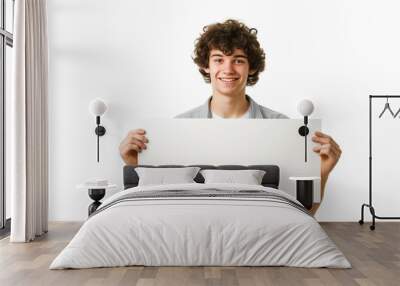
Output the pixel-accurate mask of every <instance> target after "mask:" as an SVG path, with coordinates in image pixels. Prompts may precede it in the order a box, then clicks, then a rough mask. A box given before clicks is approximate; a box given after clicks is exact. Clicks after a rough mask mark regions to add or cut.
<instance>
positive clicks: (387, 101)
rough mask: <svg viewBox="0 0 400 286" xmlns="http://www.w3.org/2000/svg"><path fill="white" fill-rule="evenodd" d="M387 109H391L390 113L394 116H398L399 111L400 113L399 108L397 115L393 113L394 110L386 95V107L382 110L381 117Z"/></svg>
mask: <svg viewBox="0 0 400 286" xmlns="http://www.w3.org/2000/svg"><path fill="white" fill-rule="evenodd" d="M386 110H389V112H390V114H392V116H393V117H396V115H397V113H399V111H400V109H399V111H397V112H396V115H394V113H393V111H392V109H391V108H390V105H389V98H387V97H386V103H385V107H384V108H383V111H382V112H381V115H379V118H381V117H382V115H383V114H384V113H385V111H386Z"/></svg>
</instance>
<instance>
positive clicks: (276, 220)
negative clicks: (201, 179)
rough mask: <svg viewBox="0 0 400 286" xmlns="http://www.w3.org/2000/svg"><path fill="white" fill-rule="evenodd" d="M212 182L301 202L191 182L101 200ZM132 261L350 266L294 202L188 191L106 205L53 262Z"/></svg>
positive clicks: (95, 263) (63, 265)
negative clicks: (190, 193)
mask: <svg viewBox="0 0 400 286" xmlns="http://www.w3.org/2000/svg"><path fill="white" fill-rule="evenodd" d="M207 188H209V189H210V188H217V189H219V190H226V191H233V190H236V191H238V190H262V191H266V192H269V193H274V194H278V195H282V196H285V197H286V198H289V199H290V200H293V201H296V200H295V199H294V198H293V197H291V196H290V195H288V194H286V193H284V192H283V191H280V190H276V189H272V188H267V187H263V186H254V185H239V184H195V183H193V184H176V185H159V186H142V187H135V188H131V189H127V190H125V191H121V192H119V193H117V194H115V195H113V196H112V197H110V198H108V199H107V200H105V201H104V202H103V204H102V206H101V207H103V206H106V205H107V204H108V203H110V202H112V201H114V200H116V199H118V198H120V197H122V196H125V195H127V194H130V193H131V192H145V191H165V190H192V191H193V190H196V191H197V190H198V191H201V190H204V189H207ZM135 194H136V193H135ZM101 207H100V209H101ZM126 265H146V266H188V265H191V266H193V265H219V266H241V265H247V266H269V265H271V266H295V267H332V268H350V267H351V266H350V263H349V262H348V261H347V259H346V258H345V257H344V255H343V254H342V252H341V251H340V250H338V249H337V247H336V245H335V244H334V243H333V242H332V241H331V239H330V238H329V237H328V236H327V235H326V233H325V232H324V230H323V229H322V228H321V227H320V225H319V224H318V222H317V221H316V220H315V219H314V218H313V217H312V216H310V215H308V214H307V213H305V212H303V211H301V210H299V209H298V208H295V207H293V206H291V205H289V204H284V203H280V202H275V201H273V200H272V201H268V200H263V199H257V198H231V197H226V198H212V197H207V198H204V197H202V198H197V197H185V198H152V199H140V200H132V201H122V202H119V203H116V204H115V205H111V206H110V207H108V208H105V207H104V210H103V211H100V212H99V213H97V214H95V215H94V216H92V217H90V218H89V219H88V220H87V221H86V222H85V223H84V224H83V226H82V227H81V229H80V230H79V231H78V233H77V234H76V235H75V237H74V238H73V239H72V241H71V242H70V243H69V244H68V245H67V247H65V249H64V250H63V251H62V252H61V253H60V254H59V255H58V256H57V257H56V259H55V260H54V261H53V262H52V264H51V265H50V269H62V268H90V267H112V266H126Z"/></svg>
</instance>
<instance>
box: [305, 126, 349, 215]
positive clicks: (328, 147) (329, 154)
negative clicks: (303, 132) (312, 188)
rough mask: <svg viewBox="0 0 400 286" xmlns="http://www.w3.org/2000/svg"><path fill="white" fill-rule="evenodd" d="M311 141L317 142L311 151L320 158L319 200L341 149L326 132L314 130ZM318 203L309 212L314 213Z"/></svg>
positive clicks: (318, 205) (322, 195)
mask: <svg viewBox="0 0 400 286" xmlns="http://www.w3.org/2000/svg"><path fill="white" fill-rule="evenodd" d="M312 141H314V142H316V143H319V144H320V145H318V146H315V147H314V148H313V151H314V152H315V153H317V154H319V156H320V158H321V202H322V199H323V197H324V192H325V184H326V181H327V180H328V176H329V173H330V172H331V171H332V170H333V168H334V167H335V165H336V163H337V162H338V161H339V158H340V155H341V154H342V150H341V149H340V146H339V145H338V144H337V143H336V142H335V140H333V139H332V137H330V136H329V135H327V134H324V133H322V132H320V131H316V132H315V133H314V136H313V137H312ZM319 207H320V203H314V204H313V207H312V209H311V210H310V212H311V213H312V214H313V215H315V213H316V212H317V210H318V208H319Z"/></svg>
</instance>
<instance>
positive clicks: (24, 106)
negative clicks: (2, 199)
mask: <svg viewBox="0 0 400 286" xmlns="http://www.w3.org/2000/svg"><path fill="white" fill-rule="evenodd" d="M14 9H15V10H14V11H15V12H14V13H15V18H14V29H15V30H14V31H15V32H14V48H13V51H14V63H15V66H14V71H13V91H12V93H11V99H10V101H11V102H10V105H11V110H10V113H9V115H10V116H9V118H8V120H10V124H9V126H10V132H9V136H10V137H11V138H10V142H11V144H10V146H9V148H10V153H11V154H10V157H9V158H10V160H9V165H8V166H9V167H10V178H9V179H10V188H11V236H10V241H12V242H27V241H30V240H33V239H34V238H35V237H36V236H40V235H42V234H43V233H44V232H47V226H48V154H47V152H48V139H47V138H48V135H47V134H48V119H47V118H48V115H47V93H48V87H47V85H48V80H47V78H48V76H47V75H48V50H47V13H46V10H47V8H46V0H16V1H15V8H14Z"/></svg>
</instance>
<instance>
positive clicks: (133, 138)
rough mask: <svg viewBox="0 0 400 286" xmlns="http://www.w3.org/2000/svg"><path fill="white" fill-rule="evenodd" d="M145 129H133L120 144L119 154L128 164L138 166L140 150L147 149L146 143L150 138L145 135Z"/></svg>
mask: <svg viewBox="0 0 400 286" xmlns="http://www.w3.org/2000/svg"><path fill="white" fill-rule="evenodd" d="M145 133H146V131H144V130H143V129H136V130H131V131H129V132H128V134H127V135H126V137H125V138H124V140H122V142H121V144H120V145H119V154H120V155H121V158H122V160H124V162H125V163H126V164H127V165H133V166H136V165H137V164H138V152H142V150H143V149H147V147H146V143H148V142H149V140H148V139H147V138H146V136H145V135H144V134H145Z"/></svg>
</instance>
